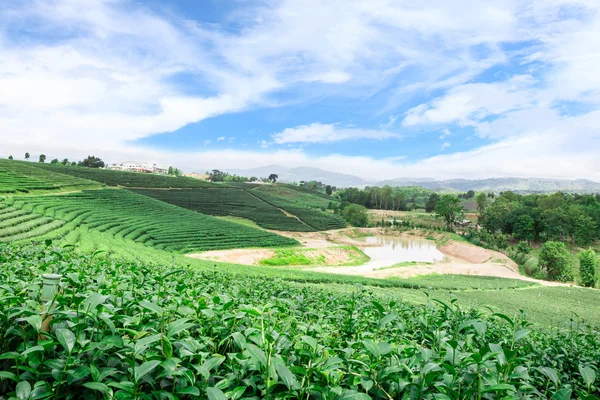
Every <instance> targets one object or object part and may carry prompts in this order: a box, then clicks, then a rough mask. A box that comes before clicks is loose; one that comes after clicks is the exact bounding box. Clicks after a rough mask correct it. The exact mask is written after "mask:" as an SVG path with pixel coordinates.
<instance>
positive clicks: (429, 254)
mask: <svg viewBox="0 0 600 400" xmlns="http://www.w3.org/2000/svg"><path fill="white" fill-rule="evenodd" d="M356 240H359V241H361V242H365V243H366V244H369V245H371V246H368V247H363V248H362V249H361V250H362V251H363V252H364V253H365V254H366V255H368V256H369V257H370V258H371V260H370V261H369V262H368V263H366V264H365V265H364V266H365V267H370V268H372V269H377V268H384V267H390V266H392V265H395V264H399V263H403V262H411V261H412V262H421V263H435V262H440V261H444V258H445V257H444V254H442V253H441V252H440V251H439V250H438V249H437V248H436V247H435V242H433V241H431V240H425V239H419V238H408V237H400V236H381V235H377V236H367V237H364V238H357V239H356ZM372 245H377V246H372Z"/></svg>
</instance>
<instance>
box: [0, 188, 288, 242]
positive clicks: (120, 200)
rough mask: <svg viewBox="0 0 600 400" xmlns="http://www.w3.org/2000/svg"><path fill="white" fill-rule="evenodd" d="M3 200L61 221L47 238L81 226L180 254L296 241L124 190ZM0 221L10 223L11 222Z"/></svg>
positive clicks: (13, 206) (1, 232)
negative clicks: (57, 229) (56, 229)
mask: <svg viewBox="0 0 600 400" xmlns="http://www.w3.org/2000/svg"><path fill="white" fill-rule="evenodd" d="M5 202H6V203H8V205H10V206H11V207H12V208H14V209H19V210H23V211H24V212H32V213H34V214H38V215H41V216H44V217H46V218H48V219H52V220H54V221H61V222H62V223H61V224H60V225H59V224H57V228H60V227H62V225H64V224H66V225H65V227H64V228H63V229H62V230H59V231H56V232H44V233H45V234H47V237H52V236H54V237H56V236H58V234H59V233H60V234H65V233H68V232H69V231H71V230H74V229H76V228H78V227H80V226H84V227H86V228H89V229H93V230H97V231H100V232H108V233H109V234H111V235H114V236H118V237H122V238H124V239H129V240H132V241H134V242H138V243H142V244H144V245H146V246H150V247H153V248H156V249H161V250H167V251H174V252H179V253H184V252H193V251H203V250H214V249H229V248H239V247H274V246H275V247H277V246H290V245H295V244H297V242H296V241H295V240H292V239H289V238H285V237H283V236H279V235H275V234H273V233H270V232H266V231H263V230H259V229H255V228H252V227H247V226H243V225H240V224H236V223H233V222H227V221H223V220H219V219H216V218H213V217H210V216H207V215H203V214H199V213H196V212H193V211H189V210H186V209H184V208H180V207H176V206H173V205H170V204H167V203H164V202H162V201H158V200H154V199H151V198H150V197H147V196H143V195H139V194H135V193H132V192H128V191H126V190H118V189H104V190H93V191H83V192H80V193H71V194H63V195H49V196H21V197H18V198H9V199H6V200H5ZM2 220H3V219H2V218H0V221H2ZM13 221H15V219H13ZM5 223H6V224H10V223H11V221H10V220H7V221H6V222H5ZM9 232H10V231H9ZM51 233H54V234H53V235H52V234H51ZM3 236H5V237H6V236H8V235H6V233H5V231H3V230H2V229H0V240H1V238H2V237H3Z"/></svg>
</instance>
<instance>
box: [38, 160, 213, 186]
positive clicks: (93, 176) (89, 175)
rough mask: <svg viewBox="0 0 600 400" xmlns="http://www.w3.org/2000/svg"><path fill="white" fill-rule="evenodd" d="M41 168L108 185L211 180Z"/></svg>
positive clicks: (203, 183)
mask: <svg viewBox="0 0 600 400" xmlns="http://www.w3.org/2000/svg"><path fill="white" fill-rule="evenodd" d="M35 166H36V167H37V168H39V169H42V170H46V171H52V172H57V173H60V174H64V175H70V176H73V177H77V178H81V179H89V180H93V181H96V182H100V183H102V184H104V185H107V186H122V187H148V188H202V187H207V186H211V185H212V184H211V183H210V182H206V181H204V180H202V179H195V178H189V177H185V176H178V177H175V176H167V175H157V174H145V173H140V172H127V171H113V170H108V169H98V168H85V167H72V166H65V165H60V164H45V163H38V164H35Z"/></svg>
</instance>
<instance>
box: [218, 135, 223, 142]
mask: <svg viewBox="0 0 600 400" xmlns="http://www.w3.org/2000/svg"><path fill="white" fill-rule="evenodd" d="M223 140H225V136H219V137H218V138H217V142H220V141H223Z"/></svg>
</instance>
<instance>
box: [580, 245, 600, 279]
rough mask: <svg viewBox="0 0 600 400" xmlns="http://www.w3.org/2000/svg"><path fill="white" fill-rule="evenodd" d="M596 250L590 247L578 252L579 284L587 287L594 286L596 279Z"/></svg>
mask: <svg viewBox="0 0 600 400" xmlns="http://www.w3.org/2000/svg"><path fill="white" fill-rule="evenodd" d="M597 263H598V261H597V258H596V252H595V251H594V250H592V249H589V250H583V251H582V252H581V253H579V274H580V275H581V285H582V286H587V287H594V286H596V282H597V281H598V270H597Z"/></svg>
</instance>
